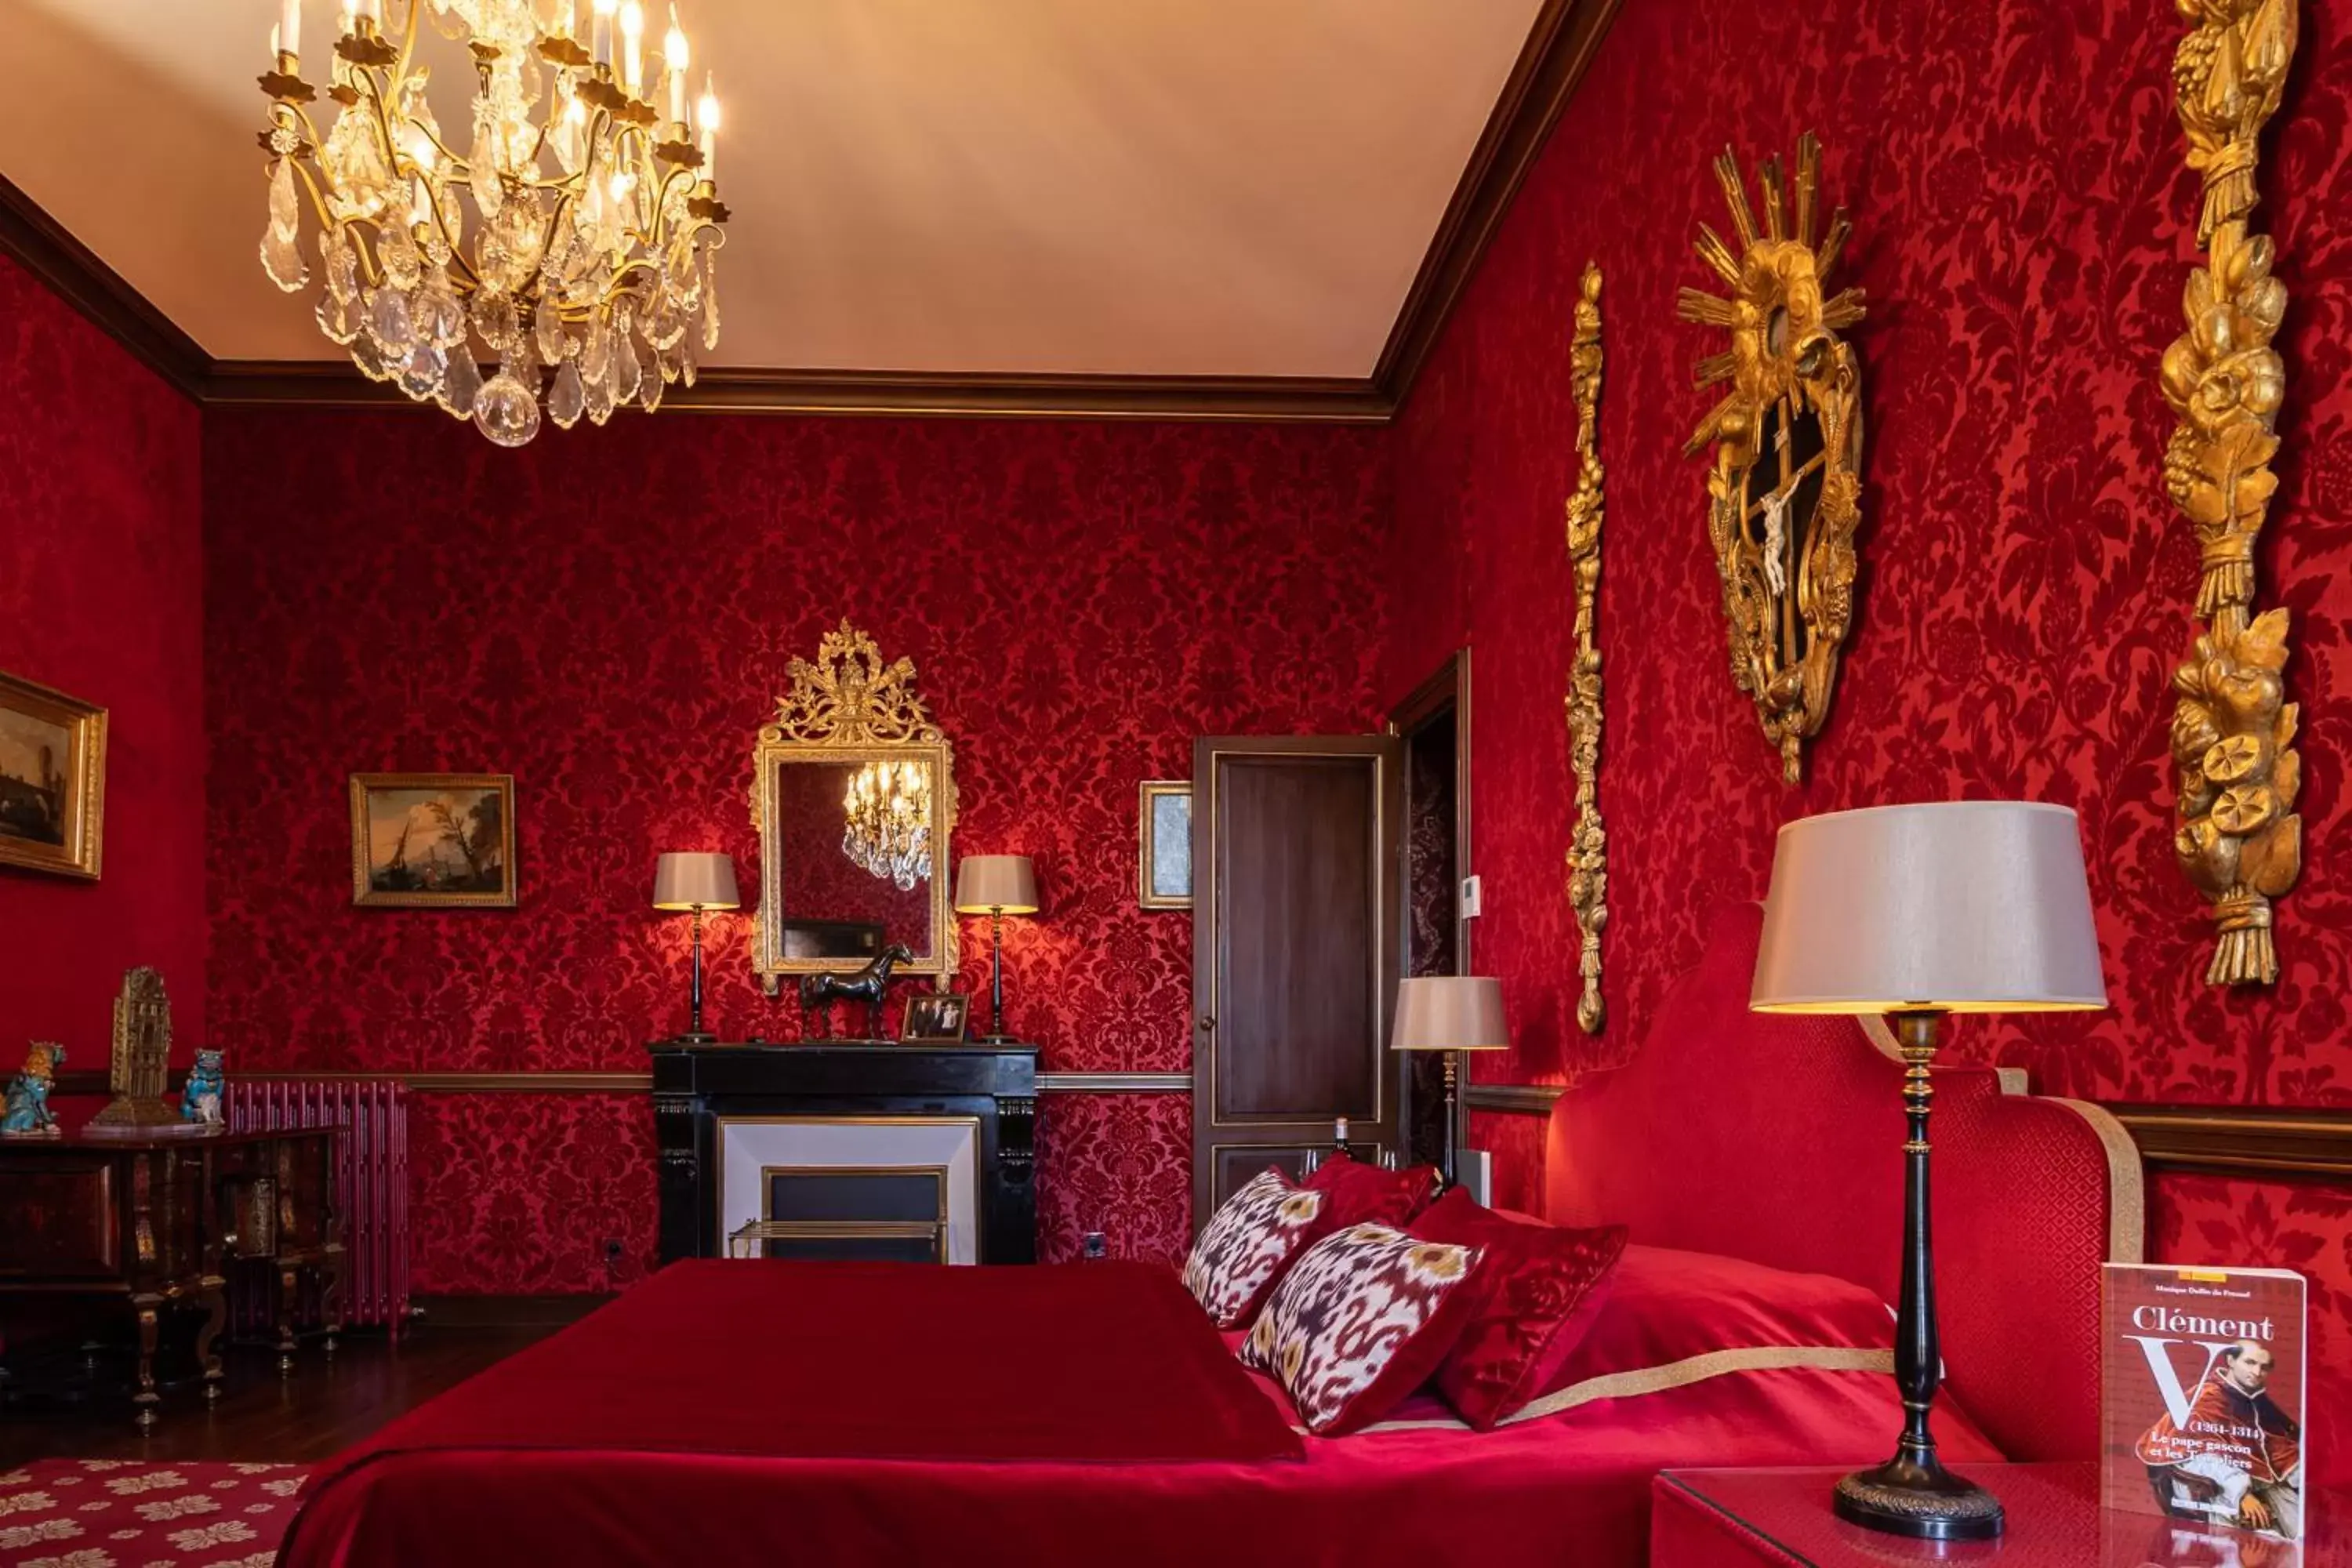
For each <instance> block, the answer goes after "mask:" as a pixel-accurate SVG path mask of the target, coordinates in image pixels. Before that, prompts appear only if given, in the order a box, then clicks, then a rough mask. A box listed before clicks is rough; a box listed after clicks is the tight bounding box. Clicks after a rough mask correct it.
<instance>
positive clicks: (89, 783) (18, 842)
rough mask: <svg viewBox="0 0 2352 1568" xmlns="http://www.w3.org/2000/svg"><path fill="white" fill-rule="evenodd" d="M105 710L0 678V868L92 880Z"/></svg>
mask: <svg viewBox="0 0 2352 1568" xmlns="http://www.w3.org/2000/svg"><path fill="white" fill-rule="evenodd" d="M105 816H106V710H105V709H103V708H95V707H92V706H91V705H90V704H89V703H87V702H83V701H81V700H79V699H76V698H72V697H68V696H67V695H66V694H65V693H64V692H62V691H52V690H50V689H48V688H47V687H46V686H36V685H34V684H33V683H32V682H31V681H29V680H19V679H16V677H15V676H13V675H0V866H21V867H23V868H25V869H26V870H28V871H47V872H51V873H53V874H54V875H57V876H59V877H80V878H84V879H88V880H89V881H92V882H95V881H97V880H98V863H99V858H100V854H99V852H100V849H101V848H102V847H104V844H103V830H104V827H105Z"/></svg>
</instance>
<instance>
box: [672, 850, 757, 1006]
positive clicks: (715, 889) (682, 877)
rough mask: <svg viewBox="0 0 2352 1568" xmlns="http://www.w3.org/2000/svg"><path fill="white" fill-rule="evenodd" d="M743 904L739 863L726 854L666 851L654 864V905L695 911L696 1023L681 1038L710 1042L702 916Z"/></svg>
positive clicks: (739, 906)
mask: <svg viewBox="0 0 2352 1568" xmlns="http://www.w3.org/2000/svg"><path fill="white" fill-rule="evenodd" d="M741 907H742V904H741V900H739V899H738V898H737V897H736V896H735V862H734V860H733V859H732V858H730V857H728V856H725V855H711V854H665V855H664V856H662V858H660V859H659V860H657V861H656V862H655V863H654V908H656V909H657V910H692V911H693V912H694V1014H693V1017H694V1022H693V1024H692V1026H690V1027H688V1030H687V1031H686V1033H685V1034H683V1035H679V1036H677V1038H678V1039H681V1040H688V1041H692V1042H694V1043H695V1044H698V1045H707V1044H709V1041H710V1040H711V1038H712V1037H711V1036H710V1035H709V1034H707V1033H705V1032H704V1030H703V1027H702V915H703V911H704V910H732V909H740V908H741Z"/></svg>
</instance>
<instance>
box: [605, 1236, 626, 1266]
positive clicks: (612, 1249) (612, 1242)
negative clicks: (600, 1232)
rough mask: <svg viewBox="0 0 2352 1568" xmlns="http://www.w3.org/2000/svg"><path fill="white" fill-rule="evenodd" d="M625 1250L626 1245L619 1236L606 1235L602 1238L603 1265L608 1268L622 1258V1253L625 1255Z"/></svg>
mask: <svg viewBox="0 0 2352 1568" xmlns="http://www.w3.org/2000/svg"><path fill="white" fill-rule="evenodd" d="M627 1251H628V1247H626V1246H625V1244H624V1243H623V1242H622V1240H621V1238H620V1237H617V1236H608V1237H605V1238H604V1264H605V1267H607V1268H610V1267H611V1266H612V1265H614V1264H615V1263H618V1262H619V1261H621V1258H622V1257H623V1255H625V1253H626V1252H627Z"/></svg>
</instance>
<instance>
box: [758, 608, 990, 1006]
mask: <svg viewBox="0 0 2352 1568" xmlns="http://www.w3.org/2000/svg"><path fill="white" fill-rule="evenodd" d="M789 674H790V676H791V679H792V687H791V689H790V690H788V691H786V692H785V694H784V695H783V696H782V697H781V698H780V699H778V700H777V703H776V716H775V718H774V719H773V720H772V721H769V722H768V723H767V724H764V725H762V726H761V730H760V734H759V740H758V742H757V743H756V744H755V745H754V746H753V748H752V753H751V762H752V767H751V780H752V782H751V823H752V826H754V827H756V828H757V829H758V830H759V834H760V909H759V917H758V921H757V928H758V929H757V932H756V934H755V936H754V937H753V941H752V967H753V970H754V972H755V973H757V974H758V975H759V977H760V980H761V984H762V985H763V986H764V987H765V988H766V989H767V991H768V992H769V993H770V994H774V993H775V991H776V989H777V987H778V983H779V977H780V976H782V975H786V974H811V973H817V972H820V971H824V970H833V971H847V970H856V969H858V968H860V967H862V966H863V965H864V964H866V963H867V962H868V961H870V960H871V959H873V958H875V957H877V956H879V955H880V954H881V953H882V952H885V951H887V949H889V948H891V947H894V946H895V947H904V948H905V949H906V950H907V951H908V952H909V953H910V954H912V955H913V956H912V957H910V958H907V959H902V960H900V961H899V963H898V966H897V969H896V970H895V973H898V974H928V975H931V976H934V977H936V978H937V979H938V981H939V983H940V984H942V985H944V984H946V983H947V977H948V976H949V975H950V974H952V973H955V968H956V952H955V921H954V920H953V919H952V918H951V916H950V912H949V909H948V888H947V879H948V878H949V876H950V872H951V870H952V866H953V862H952V861H951V860H950V858H949V836H950V832H951V831H952V829H953V827H954V826H955V809H956V792H955V772H954V755H953V752H952V749H951V748H950V746H949V744H948V741H947V737H946V736H945V735H944V734H942V733H941V732H940V728H939V726H938V725H937V724H934V723H933V722H931V718H930V714H929V710H927V709H926V708H925V707H924V705H923V700H922V698H921V697H920V696H919V694H918V693H917V691H916V689H915V665H914V661H913V660H912V659H908V658H898V659H896V660H891V661H887V662H886V661H885V660H884V659H883V658H882V653H881V650H880V648H878V647H877V646H876V645H875V642H874V639H873V638H872V637H868V636H866V634H865V633H864V632H862V631H859V630H858V629H857V628H856V627H855V626H851V625H850V624H849V623H848V622H847V621H844V622H842V623H841V626H840V628H839V629H838V630H835V631H832V632H828V633H826V634H825V637H824V643H823V644H822V645H821V646H820V647H819V648H818V650H817V657H816V659H815V662H814V663H811V662H810V661H809V660H807V659H801V658H795V659H794V660H793V662H792V665H791V667H790V669H789Z"/></svg>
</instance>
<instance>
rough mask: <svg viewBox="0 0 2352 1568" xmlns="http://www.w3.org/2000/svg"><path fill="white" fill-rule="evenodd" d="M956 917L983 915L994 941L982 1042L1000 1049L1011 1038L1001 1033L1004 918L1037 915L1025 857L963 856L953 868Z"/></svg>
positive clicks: (1033, 878) (1032, 878)
mask: <svg viewBox="0 0 2352 1568" xmlns="http://www.w3.org/2000/svg"><path fill="white" fill-rule="evenodd" d="M955 907H956V913H958V914H960V915H986V916H987V917H988V921H989V931H990V933H991V935H992V936H993V937H994V939H995V943H996V947H995V952H994V953H993V954H992V956H991V958H990V961H989V985H988V991H989V1008H990V1019H991V1022H990V1024H989V1029H988V1033H987V1034H986V1035H985V1036H983V1037H982V1038H983V1040H984V1041H985V1042H986V1043H987V1044H989V1045H992V1046H1001V1045H1003V1044H1004V1043H1005V1042H1006V1041H1007V1040H1010V1039H1011V1038H1012V1036H1010V1035H1008V1034H1006V1033H1005V1032H1004V917H1005V916H1007V915H1034V914H1035V913H1036V912H1037V873H1036V872H1035V870H1034V869H1033V868H1031V866H1030V864H1029V857H1028V856H1026V855H967V856H965V857H964V858H963V861H962V863H961V865H959V866H958V867H957V868H956V898H955Z"/></svg>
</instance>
